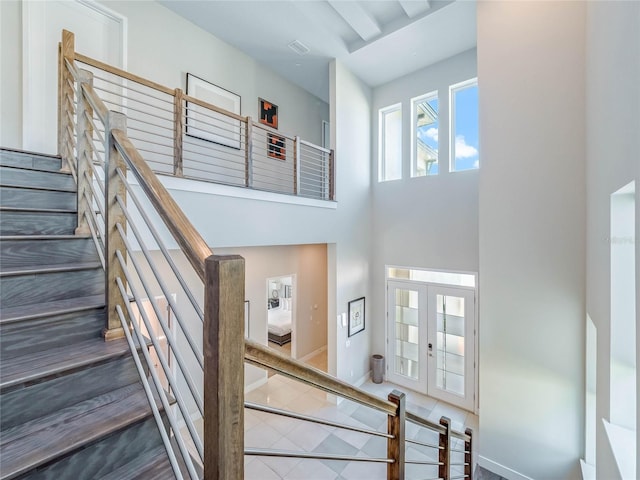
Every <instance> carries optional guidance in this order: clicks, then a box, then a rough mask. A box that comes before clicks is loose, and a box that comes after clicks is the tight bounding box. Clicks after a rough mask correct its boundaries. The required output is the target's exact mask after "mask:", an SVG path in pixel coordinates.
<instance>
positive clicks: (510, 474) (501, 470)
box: [478, 455, 533, 480]
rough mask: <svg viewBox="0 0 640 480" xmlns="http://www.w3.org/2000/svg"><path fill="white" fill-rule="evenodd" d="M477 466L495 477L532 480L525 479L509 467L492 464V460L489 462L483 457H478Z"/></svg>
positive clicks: (496, 463)
mask: <svg viewBox="0 0 640 480" xmlns="http://www.w3.org/2000/svg"><path fill="white" fill-rule="evenodd" d="M478 465H480V466H481V467H482V468H486V469H487V470H489V471H490V472H493V473H495V474H496V475H500V476H501V477H504V478H508V479H509V480H533V479H532V478H531V477H527V476H526V475H523V474H522V473H520V472H516V471H515V470H513V469H511V468H509V467H505V466H504V465H501V464H499V463H498V462H494V461H493V460H490V459H488V458H487V457H483V456H482V455H480V456H479V457H478Z"/></svg>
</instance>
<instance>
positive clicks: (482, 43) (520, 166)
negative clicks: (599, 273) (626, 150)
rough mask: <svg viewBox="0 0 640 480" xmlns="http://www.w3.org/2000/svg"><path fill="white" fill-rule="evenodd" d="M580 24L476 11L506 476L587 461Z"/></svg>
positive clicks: (557, 9) (497, 413)
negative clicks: (585, 457)
mask: <svg viewBox="0 0 640 480" xmlns="http://www.w3.org/2000/svg"><path fill="white" fill-rule="evenodd" d="M585 15H586V4H585V3H583V2H508V1H507V2H501V1H486V2H484V1H483V2H479V3H478V47H477V48H478V78H479V83H480V144H481V146H482V167H481V169H480V186H479V204H480V214H479V222H480V234H479V248H480V257H479V258H480V295H481V297H480V372H479V375H480V392H479V393H480V439H479V448H480V450H479V454H480V461H481V465H482V464H483V465H484V466H487V467H488V468H489V469H490V470H492V471H494V472H496V473H499V474H502V475H504V476H507V477H508V478H522V477H519V476H518V473H519V474H520V475H525V476H528V477H531V478H554V479H564V478H578V475H579V462H578V459H579V458H580V457H581V455H582V454H583V437H584V427H583V422H584V421H583V416H584V401H585V400H584V361H583V356H584V338H585V327H584V324H585V308H584V304H585V284H584V283H585V280H584V279H585V274H586V271H585V261H584V260H585V255H586V250H585V229H586V208H585V204H586V192H585V175H586V162H585V155H586V149H585V120H584V118H585V113H586V111H585V104H584V102H585V44H584V39H585ZM600 120H602V121H604V117H600ZM509 469H510V470H509Z"/></svg>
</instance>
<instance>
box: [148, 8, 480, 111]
mask: <svg viewBox="0 0 640 480" xmlns="http://www.w3.org/2000/svg"><path fill="white" fill-rule="evenodd" d="M160 3H161V4H163V5H164V6H166V7H167V8H169V9H171V10H172V11H174V12H175V13H177V14H178V15H180V16H182V17H184V18H186V19H187V20H189V21H191V22H192V23H194V24H196V25H198V26H199V27H201V28H203V29H204V30H206V31H208V32H210V33H212V34H213V35H215V36H216V37H218V38H220V39H221V40H223V41H225V42H227V43H228V44H230V45H233V46H235V47H236V48H238V49H240V50H242V51H243V52H245V53H246V54H247V55H249V56H251V57H252V58H254V59H256V60H257V61H258V62H260V63H262V64H264V65H267V66H268V67H270V68H271V69H273V70H274V71H276V72H277V73H279V74H280V75H282V76H283V77H285V78H287V79H289V80H290V81H292V82H293V83H295V84H297V85H299V86H301V87H302V88H304V89H305V90H307V91H309V92H310V93H312V94H314V95H316V96H317V97H319V98H320V99H322V100H324V101H325V102H328V101H329V63H330V61H331V60H332V59H334V58H337V59H338V60H340V61H341V62H342V63H343V64H345V65H346V66H347V67H348V68H349V69H350V70H351V71H352V72H353V73H354V74H355V75H357V76H358V77H359V78H361V79H362V80H363V81H364V82H365V83H367V84H368V85H369V86H371V87H376V86H378V85H382V84H384V83H387V82H389V81H391V80H394V79H396V78H399V77H402V76H404V75H406V74H408V73H411V72H414V71H416V70H419V69H421V68H424V67H426V66H428V65H431V64H433V63H435V62H438V61H440V60H443V59H445V58H448V57H450V56H452V55H456V54H457V53H461V52H463V51H465V50H468V49H470V48H473V47H475V45H476V3H475V1H473V0H466V1H463V0H458V1H452V0H431V1H429V0H368V1H345V0H250V1H238V0H236V1H229V0H160ZM296 41H297V42H299V43H301V44H302V45H303V46H306V47H307V48H308V49H309V52H307V53H306V54H303V55H300V53H299V52H296V51H295V50H296V49H295V48H290V47H289V45H290V44H292V43H293V42H296ZM298 47H299V46H298ZM298 49H299V48H298Z"/></svg>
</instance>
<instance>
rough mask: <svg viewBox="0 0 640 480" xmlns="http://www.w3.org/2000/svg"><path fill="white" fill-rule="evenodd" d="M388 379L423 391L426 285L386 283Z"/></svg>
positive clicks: (424, 385)
mask: <svg viewBox="0 0 640 480" xmlns="http://www.w3.org/2000/svg"><path fill="white" fill-rule="evenodd" d="M388 291H389V296H388V312H389V324H388V333H389V338H388V347H387V349H388V351H387V357H388V359H389V360H388V367H389V368H388V372H387V376H388V379H389V380H390V381H392V382H394V383H397V384H399V385H402V386H405V387H408V388H411V389H414V390H418V391H422V392H426V375H427V368H426V356H425V355H424V354H421V352H424V351H425V342H426V330H427V328H426V318H427V315H426V303H427V299H426V287H425V286H422V285H412V284H410V283H403V282H395V281H390V282H389V283H388Z"/></svg>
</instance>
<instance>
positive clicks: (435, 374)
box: [427, 285, 475, 410]
mask: <svg viewBox="0 0 640 480" xmlns="http://www.w3.org/2000/svg"><path fill="white" fill-rule="evenodd" d="M428 309H429V314H428V319H429V320H428V328H427V330H428V338H429V340H428V345H427V352H428V353H427V355H428V362H427V363H428V389H427V393H428V395H429V396H431V397H434V398H438V399H440V400H444V401H446V402H448V403H451V404H453V405H457V406H459V407H461V408H465V409H467V410H473V407H474V400H475V399H474V395H475V371H474V363H475V347H474V344H475V339H474V325H475V293H474V291H473V290H469V289H464V288H455V287H441V286H435V285H430V286H429V288H428Z"/></svg>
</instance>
